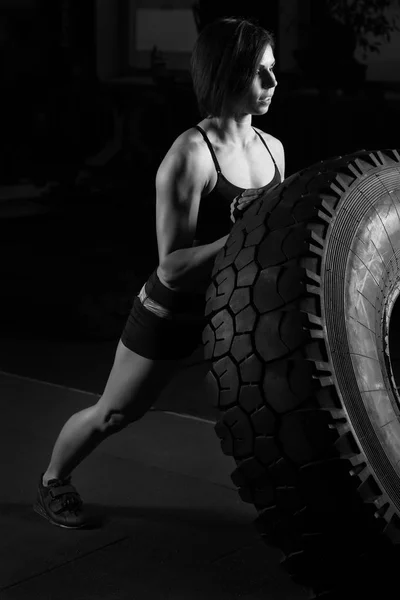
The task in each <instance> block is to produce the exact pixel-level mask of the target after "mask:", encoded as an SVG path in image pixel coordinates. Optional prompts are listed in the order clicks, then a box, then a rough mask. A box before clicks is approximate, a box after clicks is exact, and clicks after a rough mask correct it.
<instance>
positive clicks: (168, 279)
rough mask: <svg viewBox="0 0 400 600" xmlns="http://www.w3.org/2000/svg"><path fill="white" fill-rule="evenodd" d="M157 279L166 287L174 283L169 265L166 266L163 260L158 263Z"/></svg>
mask: <svg viewBox="0 0 400 600" xmlns="http://www.w3.org/2000/svg"><path fill="white" fill-rule="evenodd" d="M157 277H158V279H159V280H160V282H161V283H162V284H163V285H165V286H166V287H169V286H170V285H171V284H172V283H173V282H174V279H175V278H174V273H173V270H172V268H171V265H168V263H167V262H166V261H165V260H164V261H162V262H160V264H159V265H158V267H157Z"/></svg>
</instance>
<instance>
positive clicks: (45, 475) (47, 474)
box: [42, 472, 57, 487]
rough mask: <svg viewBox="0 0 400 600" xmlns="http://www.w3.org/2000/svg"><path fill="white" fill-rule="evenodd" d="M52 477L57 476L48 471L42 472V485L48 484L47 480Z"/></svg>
mask: <svg viewBox="0 0 400 600" xmlns="http://www.w3.org/2000/svg"><path fill="white" fill-rule="evenodd" d="M52 479H57V477H56V476H55V475H51V474H49V473H47V472H46V473H44V474H43V477H42V484H43V485H44V487H47V486H48V484H49V481H51V480H52Z"/></svg>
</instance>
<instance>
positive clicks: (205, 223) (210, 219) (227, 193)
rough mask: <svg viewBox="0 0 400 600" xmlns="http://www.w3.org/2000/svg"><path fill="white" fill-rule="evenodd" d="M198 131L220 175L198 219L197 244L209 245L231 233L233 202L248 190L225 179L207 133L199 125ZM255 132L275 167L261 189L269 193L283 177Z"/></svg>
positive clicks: (206, 198)
mask: <svg viewBox="0 0 400 600" xmlns="http://www.w3.org/2000/svg"><path fill="white" fill-rule="evenodd" d="M196 129H198V130H199V131H200V133H201V134H202V136H203V138H204V140H205V142H206V144H207V146H208V148H209V150H210V152H211V156H212V159H213V161H214V165H215V168H216V170H217V174H218V177H217V183H216V184H215V186H214V188H213V189H212V190H211V192H210V193H209V194H207V196H203V197H202V198H201V200H200V206H199V213H198V217H197V227H196V235H195V239H196V240H197V243H200V244H208V243H210V242H213V241H215V240H217V239H219V238H221V237H223V236H224V235H227V234H228V233H229V232H230V230H231V228H232V225H233V224H232V221H231V218H230V205H231V203H232V200H233V199H234V198H235V197H236V196H238V195H239V194H240V193H241V192H243V191H244V190H245V189H248V188H241V187H238V186H237V185H234V184H233V183H231V182H230V181H228V180H227V179H226V177H224V175H223V174H222V172H221V168H220V166H219V163H218V160H217V157H216V155H215V152H214V148H213V147H212V145H211V142H210V140H209V139H208V137H207V135H206V133H205V131H204V130H203V129H202V128H201V127H200V126H199V125H196ZM253 129H254V127H253ZM254 131H255V132H256V134H257V135H258V136H259V138H260V139H261V141H262V143H263V144H264V146H265V147H266V149H267V150H268V152H269V154H270V155H271V158H272V160H273V162H274V165H275V173H274V176H273V178H272V180H271V181H270V182H269V183H267V185H264V186H263V187H262V188H260V189H264V190H265V191H267V190H269V189H270V188H273V187H274V186H275V185H277V184H278V183H281V175H280V173H279V169H278V167H277V165H276V162H275V160H274V157H273V156H272V154H271V151H270V149H269V148H268V146H267V144H266V143H265V140H264V138H263V137H262V136H261V135H260V134H259V133H258V131H256V130H255V129H254Z"/></svg>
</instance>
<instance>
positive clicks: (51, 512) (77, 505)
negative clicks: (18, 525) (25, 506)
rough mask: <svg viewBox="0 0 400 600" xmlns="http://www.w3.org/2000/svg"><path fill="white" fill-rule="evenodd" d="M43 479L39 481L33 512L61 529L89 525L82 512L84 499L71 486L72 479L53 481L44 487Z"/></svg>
mask: <svg viewBox="0 0 400 600" xmlns="http://www.w3.org/2000/svg"><path fill="white" fill-rule="evenodd" d="M42 478H43V475H41V477H40V480H39V485H38V492H37V499H36V502H35V504H34V505H33V510H34V511H35V512H37V513H38V514H39V515H40V516H42V517H44V518H45V519H47V520H48V521H50V523H52V524H53V525H58V526H59V527H65V528H67V529H80V528H82V527H84V526H85V525H87V520H86V518H85V516H84V514H83V510H82V499H81V497H80V495H79V494H78V492H77V491H76V489H75V488H74V486H73V485H71V483H70V482H71V477H68V478H67V479H51V480H50V481H49V483H48V485H47V486H44V485H43V480H42Z"/></svg>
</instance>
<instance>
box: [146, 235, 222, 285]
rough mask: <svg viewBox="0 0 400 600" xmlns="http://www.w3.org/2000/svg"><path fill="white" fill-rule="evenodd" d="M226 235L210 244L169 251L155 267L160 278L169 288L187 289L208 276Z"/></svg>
mask: <svg viewBox="0 0 400 600" xmlns="http://www.w3.org/2000/svg"><path fill="white" fill-rule="evenodd" d="M228 237H229V235H225V236H224V237H222V238H220V239H218V240H216V241H215V242H211V244H204V245H203V246H195V247H192V248H180V249H179V250H175V251H174V252H171V254H168V256H167V257H166V258H165V259H164V261H163V262H162V263H161V264H160V266H159V267H158V269H157V273H158V275H159V277H160V279H162V280H163V281H164V283H165V284H166V285H168V287H170V288H171V289H187V288H190V286H191V285H193V284H195V283H200V282H202V281H204V280H205V279H207V278H209V276H210V275H211V270H212V267H213V264H214V260H215V257H216V256H217V254H218V252H219V251H220V250H221V248H223V247H224V246H225V243H226V241H227V239H228Z"/></svg>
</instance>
